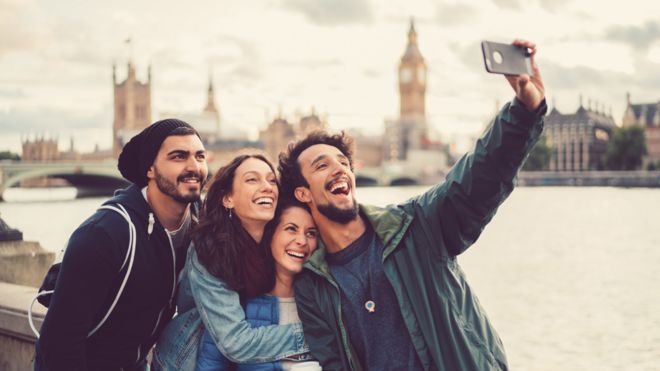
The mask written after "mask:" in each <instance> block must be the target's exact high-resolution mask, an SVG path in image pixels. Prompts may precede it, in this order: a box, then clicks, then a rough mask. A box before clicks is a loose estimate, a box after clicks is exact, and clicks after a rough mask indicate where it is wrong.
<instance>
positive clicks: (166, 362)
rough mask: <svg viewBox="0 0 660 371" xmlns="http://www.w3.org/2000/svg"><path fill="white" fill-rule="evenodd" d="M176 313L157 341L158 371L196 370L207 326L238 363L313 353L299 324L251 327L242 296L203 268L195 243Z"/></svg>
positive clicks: (187, 260) (219, 345)
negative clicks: (241, 299)
mask: <svg viewBox="0 0 660 371" xmlns="http://www.w3.org/2000/svg"><path fill="white" fill-rule="evenodd" d="M177 311H178V315H177V316H176V317H174V318H173V319H172V321H170V323H169V324H168V325H167V327H166V328H165V330H164V331H163V334H162V335H161V337H160V339H159V340H158V342H157V343H156V348H155V349H154V352H153V364H152V368H153V370H154V371H159V370H163V371H186V370H194V369H195V362H196V359H197V351H198V349H199V345H200V341H201V338H202V335H203V333H204V329H205V328H206V330H207V332H208V334H209V335H210V336H211V337H212V338H213V341H214V342H215V343H216V345H217V347H218V349H219V350H220V351H221V352H222V354H223V355H224V356H225V357H227V359H229V360H230V361H232V362H235V363H265V362H273V361H275V360H278V359H283V358H286V357H289V356H292V355H295V354H299V353H304V352H308V351H309V348H308V347H307V345H306V344H305V338H304V335H303V329H302V325H301V324H300V323H296V324H291V325H271V326H264V327H255V328H253V327H251V326H250V324H249V323H248V322H247V321H246V319H245V312H244V310H243V307H242V306H241V304H240V300H239V297H238V293H236V292H235V291H233V290H231V289H230V288H229V287H228V286H227V285H226V284H225V283H224V282H222V281H221V280H219V279H217V278H216V277H215V276H213V275H212V274H210V273H209V272H208V271H207V270H206V269H205V268H204V266H203V265H201V263H200V262H199V260H198V259H197V253H196V252H195V248H194V246H192V245H191V247H190V249H189V251H188V256H187V258H186V265H185V266H184V268H183V272H182V273H181V278H180V281H179V292H178V295H177Z"/></svg>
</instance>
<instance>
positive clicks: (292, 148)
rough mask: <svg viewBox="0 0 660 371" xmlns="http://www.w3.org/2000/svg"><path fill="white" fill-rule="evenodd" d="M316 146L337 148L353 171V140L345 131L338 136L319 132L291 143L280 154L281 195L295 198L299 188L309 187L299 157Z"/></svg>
mask: <svg viewBox="0 0 660 371" xmlns="http://www.w3.org/2000/svg"><path fill="white" fill-rule="evenodd" d="M316 144H327V145H330V146H333V147H336V148H337V149H339V151H341V153H343V154H344V156H346V158H348V162H349V164H350V166H351V170H353V138H351V137H350V136H348V135H347V134H346V133H344V132H343V131H341V132H339V133H338V134H330V133H328V132H326V131H322V130H317V131H313V132H311V133H309V135H307V136H306V137H305V138H303V139H301V140H299V141H297V142H293V143H290V144H289V146H288V147H287V149H286V150H285V151H283V152H281V153H280V156H279V165H278V170H279V172H280V182H281V184H282V186H281V187H280V195H284V196H285V197H293V191H295V189H296V188H298V187H309V183H307V181H306V180H305V178H304V177H303V175H302V172H301V171H300V163H299V162H298V157H299V156H300V154H301V153H302V152H303V151H304V150H306V149H307V148H309V147H311V146H313V145H316Z"/></svg>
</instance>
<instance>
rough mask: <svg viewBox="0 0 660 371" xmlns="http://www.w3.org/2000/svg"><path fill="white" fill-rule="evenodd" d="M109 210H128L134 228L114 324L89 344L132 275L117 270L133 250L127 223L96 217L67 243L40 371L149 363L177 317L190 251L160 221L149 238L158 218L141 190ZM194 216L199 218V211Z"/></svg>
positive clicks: (122, 196) (106, 213) (114, 216)
mask: <svg viewBox="0 0 660 371" xmlns="http://www.w3.org/2000/svg"><path fill="white" fill-rule="evenodd" d="M105 204H121V205H123V206H124V207H125V208H126V210H127V211H128V213H129V214H130V216H131V220H132V221H133V224H134V225H135V229H136V249H135V250H136V251H135V260H134V263H133V267H132V269H131V273H130V276H129V279H128V282H127V283H126V287H125V289H124V291H123V293H122V295H121V297H120V299H119V302H118V303H117V305H116V307H115V308H114V310H113V312H112V314H111V315H110V317H109V318H108V320H107V321H106V322H105V323H104V324H103V326H102V327H101V328H100V329H99V330H98V331H97V332H96V333H94V334H93V335H92V336H91V337H89V338H87V334H88V333H89V331H91V330H92V329H93V328H94V327H95V326H96V325H97V324H98V323H99V321H100V320H101V318H102V317H103V316H104V315H105V314H106V312H107V310H108V308H109V307H110V305H111V303H112V301H113V300H114V298H115V296H116V294H117V292H118V290H119V286H120V284H121V282H122V280H123V278H124V275H125V272H126V269H127V268H124V269H123V270H122V271H121V272H120V271H119V270H120V268H121V267H122V263H123V262H124V259H125V257H126V252H127V250H128V238H129V232H128V223H127V222H126V220H125V219H124V218H123V217H122V216H121V215H119V214H118V213H116V212H114V211H111V210H98V211H97V212H96V213H94V215H92V216H91V217H90V218H89V219H87V220H86V221H85V222H84V223H83V224H82V225H81V226H80V227H78V229H76V231H75V232H74V233H73V234H72V235H71V238H70V239H69V243H68V246H67V248H66V252H65V254H64V259H63V261H62V266H61V271H60V273H59V277H58V279H57V285H56V286H55V293H54V294H53V297H52V299H51V304H50V306H49V310H48V312H47V314H46V318H45V320H44V323H43V326H42V327H41V337H40V339H39V341H38V342H37V359H36V361H35V362H37V365H38V367H37V368H38V369H39V370H49V371H51V370H66V371H74V370H94V371H97V370H118V369H120V368H130V367H131V366H133V365H135V364H136V363H139V362H141V361H142V360H144V357H145V356H146V354H147V353H148V351H149V349H150V348H151V347H152V346H153V344H154V343H155V341H156V339H157V337H158V335H159V334H160V331H161V330H162V329H163V327H164V326H165V324H166V323H167V322H168V321H169V320H170V319H171V318H172V315H173V314H174V305H173V303H172V301H173V300H172V298H173V297H174V291H175V290H176V282H177V278H178V273H179V272H180V271H181V268H182V267H183V263H184V261H185V255H186V252H185V250H186V249H185V248H182V249H180V251H174V249H173V248H172V245H171V242H170V238H169V236H168V235H167V233H166V232H165V229H164V228H163V226H162V225H161V224H160V222H159V221H158V219H157V218H155V215H154V216H153V229H152V232H151V234H150V235H149V234H148V225H149V218H150V214H153V211H152V210H151V207H150V206H149V204H148V203H147V202H146V200H145V199H144V196H143V195H142V192H141V190H140V188H138V187H136V186H135V185H132V186H130V187H128V188H126V189H124V190H120V191H118V192H117V193H116V194H115V197H113V198H112V199H110V200H109V201H107V202H106V203H105ZM193 206H196V205H193ZM192 209H193V215H194V214H195V210H196V207H193V208H192ZM184 246H188V244H185V245H184Z"/></svg>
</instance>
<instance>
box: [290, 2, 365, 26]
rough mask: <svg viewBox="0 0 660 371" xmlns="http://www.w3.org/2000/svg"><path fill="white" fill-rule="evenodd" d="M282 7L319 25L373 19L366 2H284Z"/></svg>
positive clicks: (360, 21)
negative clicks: (297, 12)
mask: <svg viewBox="0 0 660 371" xmlns="http://www.w3.org/2000/svg"><path fill="white" fill-rule="evenodd" d="M283 5H284V6H286V7H287V8H289V9H293V10H296V11H299V12H301V13H302V14H304V15H305V16H307V18H309V20H311V21H313V22H316V23H318V24H321V25H338V24H345V23H362V22H369V21H371V20H372V19H373V10H372V9H371V6H370V5H369V2H368V0H314V1H309V0H284V2H283Z"/></svg>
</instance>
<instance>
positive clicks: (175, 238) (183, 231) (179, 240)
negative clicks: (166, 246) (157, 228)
mask: <svg viewBox="0 0 660 371" xmlns="http://www.w3.org/2000/svg"><path fill="white" fill-rule="evenodd" d="M142 196H143V197H144V199H145V201H147V203H149V199H148V198H147V187H144V188H142ZM191 224H192V215H191V214H190V206H188V208H187V209H186V214H185V215H184V216H183V221H182V222H181V225H180V226H179V228H177V229H176V230H173V231H170V230H168V229H167V228H165V232H167V234H169V235H170V239H172V246H174V249H175V250H179V249H181V248H187V247H188V246H183V245H184V241H185V240H186V236H187V235H188V231H190V225H191Z"/></svg>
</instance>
